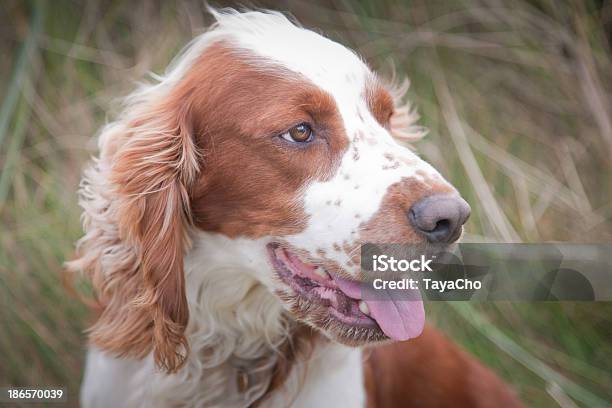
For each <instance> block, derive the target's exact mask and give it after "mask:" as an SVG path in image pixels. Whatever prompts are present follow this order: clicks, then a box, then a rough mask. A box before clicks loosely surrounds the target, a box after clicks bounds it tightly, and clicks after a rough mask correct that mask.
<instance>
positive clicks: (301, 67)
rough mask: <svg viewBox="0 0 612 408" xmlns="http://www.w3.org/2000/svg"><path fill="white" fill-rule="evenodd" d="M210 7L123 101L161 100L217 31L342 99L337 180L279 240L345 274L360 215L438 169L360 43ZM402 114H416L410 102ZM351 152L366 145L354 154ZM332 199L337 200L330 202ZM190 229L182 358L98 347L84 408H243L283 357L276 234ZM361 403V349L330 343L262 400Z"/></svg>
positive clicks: (98, 177)
mask: <svg viewBox="0 0 612 408" xmlns="http://www.w3.org/2000/svg"><path fill="white" fill-rule="evenodd" d="M213 14H214V15H215V17H216V19H217V21H218V22H217V23H216V24H215V25H214V26H213V27H212V29H211V30H209V31H208V32H206V33H204V34H202V35H201V36H200V37H198V38H196V39H195V40H194V41H193V42H192V43H191V44H190V45H189V46H188V47H187V48H186V49H185V51H184V52H183V53H181V55H180V57H179V58H178V59H177V60H176V61H175V62H174V63H173V64H172V65H171V67H170V69H169V71H168V73H167V74H166V75H164V76H161V77H158V80H159V83H158V84H156V85H150V86H143V87H142V88H141V89H140V90H139V91H137V92H136V93H134V94H133V96H131V97H130V98H128V103H130V104H136V103H139V102H146V101H147V100H151V99H154V98H162V97H164V95H166V94H167V92H168V91H169V90H170V89H172V87H173V86H175V85H176V84H177V83H178V82H179V81H180V79H181V78H182V77H183V76H184V75H185V73H186V72H187V71H188V70H189V68H190V67H191V65H192V64H193V62H194V61H195V60H196V58H197V57H198V56H199V55H200V54H201V53H202V52H203V51H204V50H205V48H206V47H207V46H208V45H209V44H211V43H213V42H215V41H216V40H220V39H223V40H226V41H230V42H231V43H232V44H234V45H235V46H236V47H239V48H241V49H244V50H248V51H249V55H258V56H261V57H264V58H265V59H266V60H267V61H271V62H272V63H273V64H279V65H282V66H284V67H285V68H288V69H290V70H292V71H295V72H297V73H299V74H301V75H303V76H304V77H306V78H307V79H309V80H310V81H312V82H313V83H314V84H316V85H317V86H319V87H321V88H322V89H324V90H325V91H327V92H328V93H329V94H331V95H332V96H333V98H334V99H335V102H336V105H337V106H338V108H339V111H340V114H341V117H342V120H343V125H344V128H345V129H346V132H347V136H348V138H349V149H348V150H347V152H346V153H345V154H344V157H343V158H342V160H341V163H340V165H339V169H338V171H337V173H336V174H335V175H334V176H333V177H332V178H331V179H330V180H328V181H324V182H313V183H310V184H308V185H307V186H305V187H304V189H303V197H301V200H302V201H303V203H304V206H305V209H306V213H307V215H308V221H307V228H306V229H305V230H304V231H303V232H301V233H299V234H295V235H293V236H289V237H283V239H286V240H287V241H288V242H289V243H291V244H292V245H294V246H296V247H298V248H302V249H304V250H307V251H309V252H311V253H312V254H314V253H315V251H316V250H317V249H321V248H322V249H325V250H326V252H327V254H328V256H330V257H331V258H332V259H334V260H336V261H337V262H338V263H339V264H340V265H342V266H344V267H345V268H346V270H347V271H352V272H353V273H356V272H357V271H356V269H354V268H353V269H352V270H351V268H349V266H348V265H347V262H348V255H347V254H345V253H344V252H342V251H335V250H334V249H333V247H334V244H339V245H342V244H343V243H354V242H357V241H358V239H359V235H358V226H359V224H360V223H362V222H364V221H367V220H368V219H369V218H371V217H372V215H373V214H374V213H375V212H376V211H377V210H378V209H379V207H380V203H381V201H382V199H383V196H384V194H385V192H386V191H387V189H388V187H389V186H390V185H392V184H394V183H396V182H398V181H400V180H401V179H402V178H404V177H417V178H418V177H419V176H417V174H416V172H417V171H418V170H420V171H421V172H423V173H424V174H427V175H428V177H431V178H440V179H441V177H440V176H439V174H438V173H437V172H436V171H435V170H434V169H433V168H432V167H431V166H429V165H428V164H427V163H425V162H424V161H422V160H421V159H419V158H418V157H417V156H416V155H415V154H414V153H413V152H411V151H410V150H408V149H406V148H405V147H403V146H400V145H399V144H398V143H397V142H395V141H394V139H393V138H392V136H391V135H390V133H389V132H388V131H387V130H386V129H384V128H383V127H381V126H380V125H379V124H378V123H377V122H376V120H375V119H374V118H373V117H372V115H371V113H370V112H369V110H368V108H367V105H366V101H365V99H364V89H365V84H366V81H368V80H369V79H370V78H371V77H372V75H373V74H372V73H371V71H370V70H369V68H368V67H367V66H366V65H365V64H364V63H363V62H362V61H361V60H360V59H359V57H357V56H356V55H355V54H354V53H353V52H351V51H349V50H347V49H346V48H344V47H343V46H341V45H339V44H337V43H335V42H333V41H330V40H329V39H326V38H324V37H322V36H320V35H318V34H315V33H314V32H312V31H308V30H305V29H303V28H300V27H297V26H295V25H294V24H292V23H290V22H289V21H288V20H287V19H286V18H285V17H284V16H282V15H281V14H278V13H272V12H267V13H261V12H248V13H242V14H241V13H237V12H233V11H229V12H221V13H220V12H217V11H213ZM258 62H261V61H258ZM406 114H407V115H408V116H409V117H410V118H413V116H410V115H409V114H410V112H409V111H407V112H406ZM411 125H412V124H411V123H408V124H407V128H408V129H410V126H411ZM113 126H114V127H119V128H120V125H116V124H113V125H110V129H113ZM108 129H109V128H107V131H106V132H104V133H103V134H104V135H107V136H105V137H101V139H100V147H101V150H102V152H103V153H102V154H104V151H105V150H108V149H111V150H112V140H111V139H112V135H113V132H109V131H108ZM120 130H121V129H117V132H118V131H120ZM415 132H418V129H415ZM109 135H110V136H109ZM368 140H369V141H368ZM372 141H374V142H373V143H372ZM109 146H111V147H109ZM354 149H357V150H358V151H359V159H358V160H356V159H355V157H354V154H353V153H354ZM385 154H390V155H392V156H394V157H396V158H402V159H403V160H402V161H401V165H399V166H398V167H397V168H394V169H386V170H385V169H384V166H385V165H386V164H388V162H389V159H388V158H386V157H385ZM97 171H98V173H96V174H90V178H92V179H93V180H90V183H93V186H94V187H92V188H95V185H96V183H103V179H104V173H105V172H106V170H105V169H98V170H97ZM347 176H348V178H347ZM355 186H357V188H355ZM96 200H98V201H99V202H98V204H95V203H96V202H97V201H96ZM107 201H108V197H103V198H99V199H96V198H95V197H94V199H93V200H90V204H89V205H94V206H95V205H99V206H100V207H103V206H104V205H105V203H107ZM336 201H341V203H340V204H339V205H338V206H335V205H329V204H328V203H329V202H332V203H334V202H336ZM357 214H358V215H359V218H356V217H355V216H356V215H357ZM90 216H91V215H90ZM94 222H95V220H94ZM108 228H113V227H110V226H109V227H108ZM193 235H194V236H193V240H194V245H193V248H192V249H191V251H190V252H189V253H188V254H187V255H186V257H185V273H186V287H187V298H188V304H189V311H190V320H189V326H188V329H187V337H188V341H189V345H190V348H191V353H190V355H189V357H188V360H187V363H186V365H185V366H184V367H183V368H182V369H181V370H180V371H179V372H178V373H176V374H172V375H166V374H164V373H161V372H160V371H158V370H157V369H156V367H155V365H154V363H153V360H152V358H151V356H148V357H147V358H145V359H143V360H133V359H117V358H115V357H112V356H110V355H108V354H106V353H104V352H101V351H99V350H97V349H95V348H93V347H92V348H90V351H89V353H88V358H87V368H86V371H85V377H84V381H83V388H82V394H81V402H82V405H83V406H84V407H86V408H90V407H108V406H114V407H122V406H125V407H156V406H159V407H165V406H194V407H200V406H215V407H230V406H232V407H233V406H248V405H249V404H250V403H251V402H252V401H254V400H257V399H258V398H259V397H260V396H261V395H262V393H263V392H264V390H265V389H266V387H267V384H268V382H269V380H270V373H271V371H270V370H271V369H272V367H274V365H275V363H276V362H277V359H278V358H279V357H278V353H277V350H278V347H279V346H280V345H281V344H282V343H283V342H285V341H286V340H287V339H288V333H289V331H290V329H291V327H292V324H294V323H295V322H294V321H293V320H292V318H291V316H290V315H289V313H288V312H287V311H286V310H285V308H284V306H283V304H282V303H281V301H280V300H279V299H278V298H277V297H276V296H275V295H274V294H273V292H274V290H275V289H279V288H282V284H281V283H280V282H279V281H277V280H276V279H275V278H274V277H273V274H272V271H271V266H270V264H269V261H268V258H267V255H266V247H265V246H266V244H267V243H269V242H271V241H273V240H274V238H275V237H266V238H262V239H258V240H249V239H229V238H227V237H224V236H220V235H216V234H210V233H204V232H194V234H193ZM119 255H121V254H117V256H119ZM240 370H246V371H247V372H250V374H249V377H250V378H251V381H250V382H249V388H248V390H247V391H246V392H239V391H238V389H237V385H236V378H237V376H238V374H239V371H240ZM364 404H365V394H364V390H363V374H362V367H361V352H360V350H359V349H350V348H347V347H345V346H341V345H339V344H335V343H325V344H321V345H319V346H317V347H316V348H315V351H314V354H313V356H312V358H311V359H310V360H309V361H307V362H304V361H299V360H298V362H297V364H296V365H295V366H294V367H293V368H292V370H291V372H290V375H289V377H288V378H287V380H286V382H285V384H284V385H283V387H282V388H281V389H280V390H278V391H276V392H275V393H273V394H272V395H271V396H270V397H269V399H268V400H266V401H265V406H271V407H284V406H288V405H291V406H295V407H313V406H334V407H358V406H363V405H364Z"/></svg>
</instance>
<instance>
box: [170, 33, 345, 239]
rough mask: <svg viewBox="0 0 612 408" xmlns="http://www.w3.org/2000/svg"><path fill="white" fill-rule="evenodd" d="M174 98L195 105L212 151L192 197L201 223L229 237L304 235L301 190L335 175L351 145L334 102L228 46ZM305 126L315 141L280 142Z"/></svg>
mask: <svg viewBox="0 0 612 408" xmlns="http://www.w3.org/2000/svg"><path fill="white" fill-rule="evenodd" d="M261 63H263V64H265V63H267V62H265V61H263V62H261ZM175 98H176V100H177V101H181V102H182V103H187V104H189V105H190V106H191V107H192V112H191V115H192V117H193V118H194V121H193V126H194V132H195V134H196V135H197V143H198V146H199V147H200V148H201V149H202V151H204V152H205V153H204V154H205V157H204V163H203V171H202V176H201V178H200V180H199V181H198V182H197V183H196V186H195V189H194V191H193V195H192V199H191V202H192V207H193V218H194V223H195V225H196V226H197V227H198V228H200V229H202V230H206V231H214V232H220V233H222V234H224V235H226V236H228V237H236V236H247V237H253V238H254V237H261V236H264V235H286V234H292V233H296V232H299V231H301V230H302V229H303V228H304V227H305V222H306V218H307V217H306V215H305V213H304V211H303V209H302V207H301V205H302V204H301V202H300V197H299V196H298V192H299V190H300V188H301V187H303V186H304V184H305V183H306V182H308V181H310V180H325V179H327V178H329V177H331V176H332V175H333V174H334V173H335V171H336V170H337V167H338V166H339V163H340V160H341V157H342V154H343V152H344V151H345V150H346V148H347V145H348V138H347V137H346V134H345V131H344V128H343V125H342V120H341V118H340V114H339V112H338V110H337V107H336V105H335V102H334V100H333V98H332V97H331V96H330V95H329V94H327V93H326V92H324V91H323V90H321V89H320V88H318V87H316V86H315V85H313V84H311V83H310V82H308V81H307V80H306V79H305V78H302V77H300V76H298V75H297V74H294V73H291V72H287V71H285V70H283V69H282V68H281V67H276V66H271V67H270V68H269V69H266V70H262V69H261V68H260V67H258V66H256V65H252V64H250V63H246V62H244V58H237V57H236V56H235V55H234V54H233V52H232V50H231V49H229V48H228V47H226V46H224V45H223V44H217V45H214V46H212V47H211V48H210V49H209V50H208V51H207V52H206V53H205V54H204V55H203V56H202V58H201V59H200V60H199V61H198V62H196V64H195V66H194V69H193V70H192V71H191V72H190V73H189V75H188V77H187V78H186V79H185V80H184V81H183V85H182V87H181V89H180V90H179V91H177V93H176V94H175ZM302 122H308V123H310V124H311V125H312V128H313V131H314V132H315V140H314V141H313V142H312V143H310V144H308V145H301V146H300V145H291V143H289V142H286V141H284V140H282V139H280V138H279V137H277V136H278V135H280V134H281V133H283V132H285V131H287V130H288V129H289V128H291V127H292V126H295V125H297V124H300V123H302Z"/></svg>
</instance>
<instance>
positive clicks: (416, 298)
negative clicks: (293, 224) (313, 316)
mask: <svg viewBox="0 0 612 408" xmlns="http://www.w3.org/2000/svg"><path fill="white" fill-rule="evenodd" d="M268 253H269V255H270V259H271V261H272V264H273V266H274V268H275V270H276V272H277V274H278V276H279V277H280V279H281V280H282V281H283V282H284V283H285V284H286V285H288V286H289V287H290V288H291V289H292V290H293V291H294V292H295V295H296V296H299V297H300V298H301V300H303V301H306V302H309V303H311V304H315V305H318V306H319V307H322V308H324V309H325V310H326V312H327V313H328V315H329V317H331V318H332V319H334V320H335V321H336V322H338V323H340V324H342V325H344V326H345V327H347V328H348V329H353V328H361V329H366V331H368V332H370V336H369V337H370V338H371V339H373V340H383V339H385V338H390V339H393V340H408V339H411V338H415V337H417V336H419V335H420V334H421V332H422V330H423V326H424V323H425V312H424V308H423V302H422V300H421V297H420V293H419V292H418V291H414V292H412V293H410V294H409V297H410V298H409V299H407V298H406V296H405V294H404V295H403V296H401V298H399V297H398V296H397V295H394V294H393V293H392V292H387V291H380V292H377V293H376V296H364V295H363V294H364V291H363V290H362V289H363V286H362V285H363V284H362V283H361V282H358V281H354V280H347V279H344V278H342V277H340V276H338V275H337V274H333V273H330V272H328V271H327V270H326V269H324V268H323V267H321V266H317V265H314V264H310V263H306V262H303V261H302V260H301V259H300V258H299V257H298V256H297V255H296V254H294V253H292V252H291V251H289V250H288V249H286V248H283V247H282V246H280V245H278V244H269V245H268Z"/></svg>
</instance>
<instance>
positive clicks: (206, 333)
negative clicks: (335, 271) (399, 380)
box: [156, 235, 362, 406]
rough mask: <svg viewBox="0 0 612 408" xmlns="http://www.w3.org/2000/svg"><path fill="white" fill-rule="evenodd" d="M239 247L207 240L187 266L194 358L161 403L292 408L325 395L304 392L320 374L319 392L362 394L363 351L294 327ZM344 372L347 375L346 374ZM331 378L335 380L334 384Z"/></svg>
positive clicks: (165, 384)
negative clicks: (184, 398) (300, 401)
mask: <svg viewBox="0 0 612 408" xmlns="http://www.w3.org/2000/svg"><path fill="white" fill-rule="evenodd" d="M232 243H233V244H236V243H235V242H229V241H228V240H227V239H225V238H220V237H215V236H211V235H204V238H202V237H199V238H198V240H195V242H194V246H193V248H192V250H191V251H190V252H189V254H188V255H187V257H186V259H185V273H186V283H187V284H186V287H187V288H188V289H187V298H188V302H189V309H190V310H189V312H190V319H189V327H188V340H189V345H190V354H189V358H188V359H187V362H186V365H185V367H184V368H183V369H182V370H181V371H180V372H179V373H177V374H175V375H172V376H167V377H166V378H165V379H162V380H160V383H159V384H156V388H157V389H159V390H161V391H162V392H161V393H160V395H161V397H162V398H164V397H163V396H164V395H174V396H179V395H183V396H187V395H188V396H189V398H190V399H189V401H181V402H185V403H187V405H189V404H195V405H206V406H209V405H219V406H253V405H258V404H259V403H261V404H262V405H266V406H276V405H278V406H286V405H287V404H291V403H292V402H293V403H295V402H296V401H295V400H296V398H306V399H308V401H309V402H310V401H312V398H313V395H315V396H314V398H316V397H317V394H313V393H310V394H312V395H308V393H306V394H304V393H302V389H303V388H304V384H305V383H309V384H310V383H313V379H312V378H307V376H309V372H310V371H313V370H314V371H317V373H311V374H310V375H311V376H314V377H315V379H314V383H315V384H318V387H319V388H321V386H324V385H327V386H329V387H334V386H336V387H337V386H339V385H340V384H338V383H339V382H340V383H341V384H342V386H343V388H346V387H344V386H345V385H346V384H345V382H346V381H347V378H346V377H347V376H350V378H349V380H350V381H351V382H352V383H354V384H352V385H351V386H350V387H348V388H350V389H352V390H353V391H352V392H353V393H357V394H358V393H359V392H360V390H359V387H360V386H361V383H362V382H361V372H360V369H359V367H358V366H359V365H360V353H359V350H357V349H349V348H346V347H344V346H341V345H338V344H335V343H332V342H330V341H329V340H327V339H325V338H324V337H323V336H322V335H319V334H318V333H317V332H315V331H313V330H312V329H310V328H308V327H306V326H304V325H301V324H299V323H297V322H296V321H295V320H293V319H292V318H291V317H290V316H289V315H288V313H287V312H285V310H284V308H283V306H282V305H281V303H280V301H279V299H278V298H277V297H276V296H275V295H273V294H272V293H270V291H269V290H268V289H267V288H266V287H265V286H264V285H263V284H261V283H260V281H259V280H258V279H257V278H256V277H255V276H256V275H255V274H256V273H257V271H254V270H250V268H252V267H255V268H257V267H258V266H261V265H258V264H257V262H256V261H255V262H254V260H253V259H250V258H249V255H248V254H245V253H242V254H238V253H232V251H243V250H244V249H245V246H242V247H240V246H236V245H233V246H232V245H230V244H232ZM221 247H224V248H229V250H226V251H223V250H221V249H222V248H221ZM205 248H206V249H205ZM245 259H246V261H245ZM347 363H348V364H347ZM330 364H331V366H330V367H327V366H328V365H330ZM343 369H344V370H345V371H346V373H345V374H343V375H338V373H339V372H341V373H342V372H343V371H342V370H343ZM356 370H357V372H356ZM328 372H329V373H331V374H332V376H331V377H330V380H329V381H327V382H326V381H325V378H326V375H327V373H328ZM315 374H316V375H315ZM321 381H323V382H322V383H321ZM355 385H357V388H358V389H357V390H355ZM177 388H178V389H177ZM182 388H184V390H182ZM164 389H172V392H171V393H164V392H163V390H164ZM321 391H325V390H321ZM317 392H318V391H317ZM298 394H299V395H298ZM167 402H168V403H169V404H170V403H177V401H167ZM309 402H307V403H309ZM296 405H300V404H296Z"/></svg>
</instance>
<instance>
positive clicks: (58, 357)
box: [0, 0, 612, 407]
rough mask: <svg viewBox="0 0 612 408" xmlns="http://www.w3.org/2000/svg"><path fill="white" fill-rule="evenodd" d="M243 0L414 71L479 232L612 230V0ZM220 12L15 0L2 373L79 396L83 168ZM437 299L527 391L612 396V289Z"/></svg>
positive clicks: (5, 178) (0, 303)
mask: <svg viewBox="0 0 612 408" xmlns="http://www.w3.org/2000/svg"><path fill="white" fill-rule="evenodd" d="M211 4H212V5H215V6H225V5H236V4H232V3H222V2H211ZM241 4H243V5H244V4H246V5H247V6H258V7H265V8H273V9H277V10H281V11H287V12H290V13H291V14H293V15H294V16H295V17H296V18H297V19H298V20H299V21H301V22H302V23H303V24H304V25H305V26H306V27H309V28H314V29H315V30H317V31H321V32H324V33H325V34H326V35H327V36H329V37H331V38H333V39H335V40H338V41H340V42H341V43H343V44H345V45H347V46H350V47H352V48H354V49H356V50H358V51H359V53H360V54H361V55H362V56H363V57H364V58H365V59H366V60H367V61H368V62H369V64H370V65H371V66H372V67H374V68H376V69H378V70H380V71H381V72H383V73H387V74H388V75H391V74H392V73H393V71H394V70H395V72H396V73H397V75H398V76H399V77H405V76H408V77H409V78H410V79H411V82H412V87H411V90H410V92H409V95H410V98H411V99H412V101H413V102H414V104H415V105H416V106H417V107H418V110H419V112H420V113H421V117H422V119H421V123H422V124H423V125H424V126H426V127H428V128H429V129H430V133H429V136H427V137H426V138H425V139H424V140H423V141H421V142H418V143H417V145H416V147H417V149H418V150H419V151H420V152H421V153H422V155H423V156H424V157H425V158H426V159H427V160H429V161H430V162H432V163H433V164H434V166H435V167H437V168H438V169H439V170H440V171H441V173H442V174H443V175H444V176H445V177H446V178H448V179H449V180H450V181H451V182H452V183H454V184H455V186H457V188H458V189H459V190H460V191H461V193H462V194H463V195H464V197H465V198H466V199H467V200H468V201H469V202H470V204H471V206H472V209H473V213H472V217H471V219H470V221H469V224H468V226H467V232H468V234H467V236H466V239H465V241H470V242H481V241H487V242H541V241H569V242H582V243H589V242H610V241H612V54H611V50H610V42H611V41H610V40H611V38H612V3H611V2H605V1H579V0H576V1H553V0H530V1H509V0H486V1H485V0H482V1H480V0H448V1H447V0H439V1H427V0H415V1H409V0H406V1H390V0H381V1H366V0H362V1H348V0H317V1H305V0H288V1H277V2H273V1H252V2H250V3H249V2H247V3H245V2H241ZM209 22H210V17H209V16H207V15H206V13H205V11H204V4H203V3H202V2H201V1H103V0H91V1H67V0H56V1H52V2H51V1H38V2H36V1H16V0H15V1H13V0H4V1H2V2H0V78H2V80H0V96H1V98H0V385H3V386H4V385H16V386H28V385H31V386H41V385H63V386H67V387H68V388H69V390H70V392H71V394H72V395H76V392H77V391H78V386H79V382H80V376H81V370H82V360H83V356H84V350H85V335H84V334H83V330H84V329H85V327H86V326H87V319H88V317H87V311H86V308H85V307H84V306H83V305H82V304H81V303H79V302H78V301H77V300H76V299H75V298H73V297H71V296H70V295H69V294H68V293H67V292H66V291H65V290H64V288H63V286H62V284H61V280H60V272H61V269H62V263H63V262H64V261H65V260H67V259H68V258H70V256H71V254H72V251H73V248H74V242H75V240H77V239H78V238H79V236H80V234H81V227H80V222H79V216H80V210H79V208H78V206H77V196H76V190H77V187H78V183H79V178H80V172H81V169H82V168H83V166H84V164H85V162H86V161H87V160H88V158H90V156H91V155H93V154H95V146H96V143H95V135H96V131H97V129H99V128H100V126H101V125H102V124H103V123H104V122H105V120H106V119H107V118H109V117H112V116H113V114H114V113H116V111H117V106H118V103H117V98H120V97H121V96H125V95H126V94H127V93H129V92H130V90H132V89H133V88H134V86H135V82H136V81H141V80H144V79H146V77H147V74H148V73H149V72H156V73H160V72H162V71H163V70H164V68H165V67H166V65H167V64H168V62H169V61H170V60H171V58H172V57H173V56H174V55H175V54H176V53H177V52H178V51H179V50H180V48H181V47H182V46H183V45H185V44H186V42H187V41H189V40H190V39H191V38H192V37H193V36H194V35H196V34H198V33H200V32H202V30H203V28H204V27H206V25H207V24H208V23H209ZM296 46H299V45H298V44H296ZM611 256H612V254H611ZM427 309H428V310H427V312H428V315H429V320H430V322H432V323H433V324H435V325H437V326H438V327H440V328H441V329H442V330H443V331H444V332H446V333H447V334H448V336H449V337H451V338H453V339H454V340H456V341H457V342H459V343H460V344H462V345H463V347H464V348H466V349H467V350H468V351H469V352H471V353H472V354H474V355H475V356H477V357H478V358H479V359H481V360H482V361H483V362H484V363H485V364H486V365H488V366H489V367H491V368H493V369H494V370H495V371H496V372H497V373H499V375H500V376H502V377H503V378H504V379H505V380H506V381H507V382H509V383H511V384H512V385H513V386H514V388H515V389H516V390H517V392H518V394H519V395H520V398H521V399H522V400H523V401H524V402H525V403H526V404H527V405H528V406H534V407H555V406H561V407H575V406H580V407H596V406H612V303H603V302H599V303H570V302H559V303H553V302H541V303H502V302H499V303H494V304H493V303H470V304H467V303H459V302H455V303H440V302H436V303H430V304H428V305H427ZM442 375H443V374H442ZM75 401H76V400H75V398H74V397H73V398H71V404H76V402H75Z"/></svg>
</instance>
